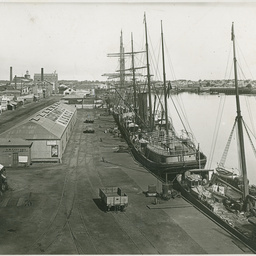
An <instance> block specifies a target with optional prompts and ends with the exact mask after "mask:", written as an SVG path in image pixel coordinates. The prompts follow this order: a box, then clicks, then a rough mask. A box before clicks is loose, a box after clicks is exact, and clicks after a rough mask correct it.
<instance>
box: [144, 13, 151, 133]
mask: <svg viewBox="0 0 256 256" xmlns="http://www.w3.org/2000/svg"><path fill="white" fill-rule="evenodd" d="M144 23H145V37H146V55H147V80H148V95H149V128H150V131H152V130H153V123H152V121H153V118H152V101H151V85H150V69H149V54H148V32H147V21H146V14H145V13H144Z"/></svg>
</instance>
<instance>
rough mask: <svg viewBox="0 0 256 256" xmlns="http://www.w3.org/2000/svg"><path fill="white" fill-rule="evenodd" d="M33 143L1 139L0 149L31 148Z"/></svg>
mask: <svg viewBox="0 0 256 256" xmlns="http://www.w3.org/2000/svg"><path fill="white" fill-rule="evenodd" d="M32 144H33V142H30V141H27V140H23V139H18V138H15V139H7V138H0V147H6V146H18V147H20V146H31V145H32Z"/></svg>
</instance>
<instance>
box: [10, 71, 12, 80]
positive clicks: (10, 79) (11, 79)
mask: <svg viewBox="0 0 256 256" xmlns="http://www.w3.org/2000/svg"><path fill="white" fill-rule="evenodd" d="M11 82H12V67H10V83H11Z"/></svg>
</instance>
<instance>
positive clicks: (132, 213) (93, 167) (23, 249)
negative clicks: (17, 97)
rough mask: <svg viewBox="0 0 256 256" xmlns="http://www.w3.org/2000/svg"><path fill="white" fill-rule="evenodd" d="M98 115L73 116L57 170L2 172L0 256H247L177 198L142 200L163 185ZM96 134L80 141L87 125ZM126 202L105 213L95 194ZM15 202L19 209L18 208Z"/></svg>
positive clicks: (51, 166) (101, 113) (54, 167)
mask: <svg viewBox="0 0 256 256" xmlns="http://www.w3.org/2000/svg"><path fill="white" fill-rule="evenodd" d="M104 114H105V112H104V110H98V109H97V110H96V109H93V110H88V109H80V110H78V116H77V122H76V125H75V128H74V130H73V132H72V135H71V138H70V140H69V142H68V145H67V148H66V151H65V154H64V156H63V163H62V164H33V165H32V166H30V167H29V168H17V169H8V170H7V175H8V182H9V185H10V188H11V189H10V190H9V191H8V192H6V193H5V194H4V195H3V196H2V197H1V199H0V212H1V216H2V217H1V219H0V226H1V234H0V243H1V254H244V253H246V254H248V253H250V251H249V250H248V249H246V248H245V247H244V246H242V245H241V244H240V243H239V242H238V241H236V240H235V239H234V238H233V237H231V236H230V235H229V234H228V233H227V232H225V231H224V230H223V229H221V228H220V227H219V226H218V225H216V224H215V223H213V222H212V221H211V220H209V219H208V218H207V217H206V216H205V215H203V214H202V213H201V212H199V211H198V210H197V209H195V208H194V207H192V206H191V205H189V204H188V203H187V202H186V201H184V200H183V199H182V198H179V199H178V198H176V199H170V200H169V201H161V203H159V204H157V205H154V198H151V197H146V196H145V193H144V192H145V191H147V189H148V185H150V184H155V185H156V187H157V190H158V191H161V182H160V181H159V180H158V179H157V178H156V177H155V176H153V175H152V174H151V173H149V172H148V171H147V170H146V169H144V168H143V167H142V166H141V165H140V164H138V163H137V162H135V161H134V159H133V158H132V156H131V155H130V154H129V153H128V152H127V151H126V150H124V151H122V152H119V153H117V152H116V151H117V150H116V149H117V148H119V146H121V148H125V147H126V143H125V142H124V140H122V139H121V138H119V137H117V136H114V135H113V134H112V133H110V132H108V129H111V128H113V127H115V123H114V120H113V118H112V116H107V115H104ZM88 115H90V116H94V119H95V121H94V123H93V124H90V126H91V127H93V128H94V130H95V133H89V134H88V133H83V131H84V130H85V129H86V126H87V125H88V124H86V123H84V120H86V117H87V116H88ZM106 186H118V187H120V188H122V191H123V192H124V193H126V194H127V195H128V196H129V205H128V207H127V209H126V211H125V212H112V211H111V212H107V213H106V212H104V211H103V207H102V204H101V202H100V199H99V188H100V187H106ZM21 202H24V203H23V204H22V203H21Z"/></svg>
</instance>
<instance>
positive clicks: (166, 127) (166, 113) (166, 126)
mask: <svg viewBox="0 0 256 256" xmlns="http://www.w3.org/2000/svg"><path fill="white" fill-rule="evenodd" d="M161 38H162V59H163V79H164V105H165V129H166V136H168V135H169V132H168V130H169V129H168V111H167V89H166V74H165V61H164V34H163V24H162V21H161Z"/></svg>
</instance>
